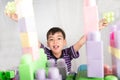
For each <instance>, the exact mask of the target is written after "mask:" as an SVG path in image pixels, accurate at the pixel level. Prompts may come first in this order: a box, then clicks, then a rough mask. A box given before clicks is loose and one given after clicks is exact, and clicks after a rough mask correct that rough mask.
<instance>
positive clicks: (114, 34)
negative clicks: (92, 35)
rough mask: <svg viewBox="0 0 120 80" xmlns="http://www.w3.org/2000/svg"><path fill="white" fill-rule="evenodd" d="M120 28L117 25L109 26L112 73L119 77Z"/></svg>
mask: <svg viewBox="0 0 120 80" xmlns="http://www.w3.org/2000/svg"><path fill="white" fill-rule="evenodd" d="M119 35H120V29H119V26H118V25H114V26H111V29H110V36H109V37H110V38H109V39H110V46H109V48H110V53H111V55H112V71H113V74H114V75H116V76H117V77H118V78H120V69H119V67H120V36H119Z"/></svg>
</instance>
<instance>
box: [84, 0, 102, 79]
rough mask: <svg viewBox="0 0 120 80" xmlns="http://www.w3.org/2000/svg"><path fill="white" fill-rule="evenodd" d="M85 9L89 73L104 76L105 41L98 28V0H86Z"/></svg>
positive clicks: (99, 76)
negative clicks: (102, 39)
mask: <svg viewBox="0 0 120 80" xmlns="http://www.w3.org/2000/svg"><path fill="white" fill-rule="evenodd" d="M83 9H84V27H85V34H87V43H86V54H87V65H88V66H87V75H88V77H98V78H103V77H104V74H103V73H104V71H103V43H102V41H101V37H100V32H99V30H98V22H99V18H98V8H97V5H96V0H84V8H83ZM93 68H94V70H93Z"/></svg>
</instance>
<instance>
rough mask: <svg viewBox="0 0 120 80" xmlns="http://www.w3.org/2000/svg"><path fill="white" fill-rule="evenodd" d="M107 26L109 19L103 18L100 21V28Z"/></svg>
mask: <svg viewBox="0 0 120 80" xmlns="http://www.w3.org/2000/svg"><path fill="white" fill-rule="evenodd" d="M107 26H108V21H107V20H106V19H101V20H100V21H99V30H101V29H103V28H105V27H107Z"/></svg>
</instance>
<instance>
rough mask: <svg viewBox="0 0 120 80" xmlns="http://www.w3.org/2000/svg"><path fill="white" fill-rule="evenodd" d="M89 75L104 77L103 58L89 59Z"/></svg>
mask: <svg viewBox="0 0 120 80" xmlns="http://www.w3.org/2000/svg"><path fill="white" fill-rule="evenodd" d="M87 70H88V72H87V73H88V77H99V78H103V77H104V68H103V61H101V60H93V61H92V60H91V61H88V69H87Z"/></svg>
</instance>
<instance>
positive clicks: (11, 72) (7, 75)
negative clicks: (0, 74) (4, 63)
mask: <svg viewBox="0 0 120 80" xmlns="http://www.w3.org/2000/svg"><path fill="white" fill-rule="evenodd" d="M5 75H6V77H7V78H8V79H11V78H14V77H15V72H14V71H6V73H5Z"/></svg>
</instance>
